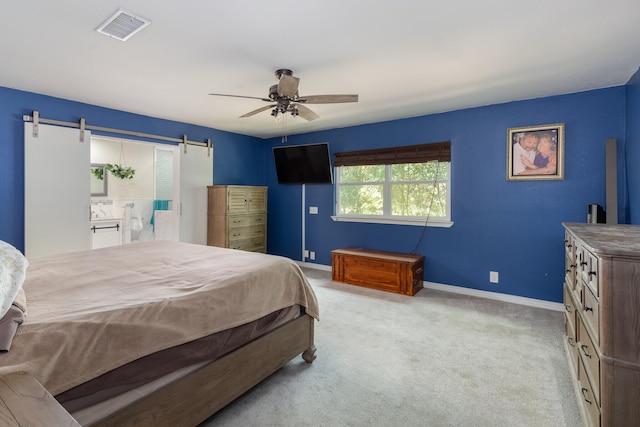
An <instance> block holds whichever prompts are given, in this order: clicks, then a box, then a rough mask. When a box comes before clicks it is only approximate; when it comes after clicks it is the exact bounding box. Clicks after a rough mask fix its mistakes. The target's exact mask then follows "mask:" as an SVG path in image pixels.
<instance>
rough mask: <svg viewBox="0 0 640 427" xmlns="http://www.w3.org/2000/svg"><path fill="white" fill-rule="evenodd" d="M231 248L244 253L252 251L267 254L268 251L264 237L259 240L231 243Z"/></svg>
mask: <svg viewBox="0 0 640 427" xmlns="http://www.w3.org/2000/svg"><path fill="white" fill-rule="evenodd" d="M229 248H230V249H240V250H242V251H250V252H263V253H265V252H266V251H267V248H266V246H265V242H264V238H262V237H260V238H257V239H248V240H237V241H234V242H229Z"/></svg>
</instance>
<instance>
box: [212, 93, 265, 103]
mask: <svg viewBox="0 0 640 427" xmlns="http://www.w3.org/2000/svg"><path fill="white" fill-rule="evenodd" d="M209 95H213V96H228V97H230V98H247V99H259V100H261V101H266V102H271V101H272V100H271V99H269V98H260V97H257V96H244V95H227V94H224V93H210V94H209Z"/></svg>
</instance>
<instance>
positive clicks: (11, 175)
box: [0, 87, 264, 250]
mask: <svg viewBox="0 0 640 427" xmlns="http://www.w3.org/2000/svg"><path fill="white" fill-rule="evenodd" d="M34 110H37V111H39V112H40V117H42V118H46V119H56V120H62V121H69V122H75V123H78V122H79V120H80V118H85V119H86V122H87V124H88V125H94V126H104V127H109V128H116V129H123V130H131V131H137V132H145V133H150V134H154V135H161V136H169V137H174V138H182V135H187V137H188V139H189V140H190V141H205V140H206V139H207V138H210V139H211V141H212V143H213V145H214V159H213V162H214V164H213V170H214V172H213V182H214V184H245V185H259V184H262V181H263V176H264V172H263V168H262V165H263V164H264V158H263V154H262V148H261V147H262V144H263V142H262V140H261V139H257V138H252V137H248V136H243V135H237V134H233V133H228V132H222V131H219V130H216V129H211V128H206V127H202V126H195V125H190V124H186V123H178V122H173V121H169V120H161V119H156V118H152V117H147V116H142V115H137V114H131V113H126V112H122V111H117V110H111V109H107V108H102V107H97V106H94V105H88V104H82V103H78V102H72V101H67V100H63V99H59V98H53V97H49V96H43V95H38V94H34V93H29V92H22V91H18V90H13V89H7V88H3V87H0V153H1V154H0V219H1V221H0V240H4V241H6V242H9V243H11V244H12V245H14V246H16V247H17V248H19V249H20V250H23V249H24V125H23V123H24V122H23V119H22V117H23V115H31V114H32V112H33V111H34ZM94 134H98V132H94ZM102 134H103V135H107V134H105V133H102ZM114 136H121V135H114ZM126 138H130V139H135V138H133V137H128V136H127V137H126ZM155 142H162V141H155ZM56 167H64V165H56ZM43 173H55V170H54V169H53V167H52V170H50V171H43Z"/></svg>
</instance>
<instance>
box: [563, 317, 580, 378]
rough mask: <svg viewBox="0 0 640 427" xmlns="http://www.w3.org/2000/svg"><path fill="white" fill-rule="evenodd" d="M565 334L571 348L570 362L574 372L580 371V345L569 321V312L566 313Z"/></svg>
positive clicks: (569, 348)
mask: <svg viewBox="0 0 640 427" xmlns="http://www.w3.org/2000/svg"><path fill="white" fill-rule="evenodd" d="M564 334H565V339H566V340H567V345H568V350H569V363H570V365H571V371H573V373H575V374H577V373H578V358H579V357H580V356H579V355H578V347H577V345H578V344H577V342H578V340H577V339H576V331H575V330H573V329H572V328H571V323H570V322H569V319H568V316H567V313H565V314H564Z"/></svg>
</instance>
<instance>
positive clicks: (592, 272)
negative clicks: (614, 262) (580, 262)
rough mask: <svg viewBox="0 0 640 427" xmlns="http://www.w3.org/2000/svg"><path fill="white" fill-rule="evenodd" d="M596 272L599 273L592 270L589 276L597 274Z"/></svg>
mask: <svg viewBox="0 0 640 427" xmlns="http://www.w3.org/2000/svg"><path fill="white" fill-rule="evenodd" d="M596 274H598V273H596V272H595V271H590V272H589V277H591V276H595V275H596Z"/></svg>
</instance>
